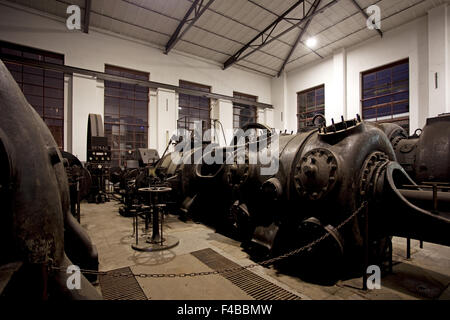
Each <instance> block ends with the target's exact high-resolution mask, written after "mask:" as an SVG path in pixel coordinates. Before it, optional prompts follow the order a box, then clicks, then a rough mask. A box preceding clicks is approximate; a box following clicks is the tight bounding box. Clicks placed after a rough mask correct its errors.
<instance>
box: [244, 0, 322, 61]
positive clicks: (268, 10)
mask: <svg viewBox="0 0 450 320" xmlns="http://www.w3.org/2000/svg"><path fill="white" fill-rule="evenodd" d="M247 1H248V2H250V3H251V4H253V5H255V6H257V7H258V8H261V9H262V10H264V11H266V12H269V13H270V14H272V15H274V16H277V17H278V16H279V15H278V14H276V13H275V12H273V11H272V10H270V9H267V8H266V7H265V6H263V5H261V4H259V3H257V2H255V1H254V0H247ZM308 3H309V2H308ZM300 20H301V19H295V18H284V21H286V22H287V23H289V24H290V25H294V22H292V21H295V22H298V21H300ZM298 29H299V30H300V31H301V30H302V28H301V27H298ZM300 43H301V44H302V45H304V46H305V47H306V48H308V49H309V50H311V52H313V53H314V54H315V55H317V56H318V57H319V58H321V59H323V57H322V56H321V55H320V54H318V53H317V52H316V51H315V50H313V49H311V48H310V47H308V46H307V45H306V44H304V43H303V42H300ZM261 52H264V51H261Z"/></svg>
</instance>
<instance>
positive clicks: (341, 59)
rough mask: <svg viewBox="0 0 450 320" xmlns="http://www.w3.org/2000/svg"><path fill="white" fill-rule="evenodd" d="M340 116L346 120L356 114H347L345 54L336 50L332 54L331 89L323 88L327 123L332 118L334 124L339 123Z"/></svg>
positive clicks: (343, 51)
mask: <svg viewBox="0 0 450 320" xmlns="http://www.w3.org/2000/svg"><path fill="white" fill-rule="evenodd" d="M327 96H328V97H329V98H328V99H327ZM330 98H331V99H330ZM341 116H344V118H346V120H347V118H351V119H353V118H355V117H356V114H353V115H348V114H347V52H346V51H345V49H341V50H338V51H336V52H335V53H334V54H333V87H332V88H329V87H326V88H325V118H326V119H327V123H331V119H332V118H333V119H334V120H335V122H339V121H340V119H341Z"/></svg>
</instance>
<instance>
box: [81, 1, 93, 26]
mask: <svg viewBox="0 0 450 320" xmlns="http://www.w3.org/2000/svg"><path fill="white" fill-rule="evenodd" d="M91 7H92V1H91V0H86V1H85V4H84V28H83V31H84V33H89V25H90V24H91Z"/></svg>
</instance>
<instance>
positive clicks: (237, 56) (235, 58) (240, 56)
mask: <svg viewBox="0 0 450 320" xmlns="http://www.w3.org/2000/svg"><path fill="white" fill-rule="evenodd" d="M338 1H339V0H333V1H331V2H329V3H328V4H326V5H324V6H323V7H321V8H320V9H318V10H317V11H316V12H315V13H313V14H311V15H310V16H309V17H304V19H301V20H300V21H299V22H297V23H296V24H294V25H292V26H291V27H289V28H287V29H286V30H284V31H282V32H280V33H279V34H277V35H276V36H274V37H271V38H270V34H269V35H267V36H266V38H265V39H264V34H265V32H266V31H267V30H266V29H268V28H269V29H270V26H269V27H268V28H266V29H265V30H264V31H262V32H261V33H260V34H258V35H257V36H256V37H255V38H253V39H252V40H251V41H250V42H248V43H247V44H246V45H245V46H244V47H242V48H241V49H240V50H239V51H238V52H236V53H235V54H234V55H232V56H231V57H230V58H229V59H228V60H227V61H225V63H224V66H223V68H224V69H227V68H229V67H230V66H232V65H233V64H235V63H236V62H238V61H240V60H242V59H245V58H246V57H248V56H249V55H251V54H253V53H255V52H256V51H258V50H261V49H262V48H264V47H265V46H266V45H268V44H269V43H272V42H273V41H275V40H277V39H278V38H280V37H282V36H284V35H285V34H286V33H288V32H290V31H292V30H294V29H295V28H297V27H299V26H301V25H303V24H304V23H306V22H307V21H309V20H310V19H312V18H313V17H315V16H316V15H317V14H319V13H322V12H323V11H325V10H326V9H328V8H329V7H331V6H334V5H335V4H336V3H337V2H338ZM280 18H284V16H283V15H281V16H280ZM277 20H278V19H277ZM280 21H281V20H280ZM278 22H279V21H278ZM271 26H272V25H271ZM272 31H273V30H272ZM259 37H262V38H263V41H262V42H261V44H259V45H252V43H253V42H254V41H255V40H257V39H258V38H259ZM269 38H270V39H269ZM249 48H254V49H253V50H251V51H250V52H248V53H246V54H243V53H244V51H246V50H247V49H249Z"/></svg>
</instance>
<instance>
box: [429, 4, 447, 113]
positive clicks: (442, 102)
mask: <svg viewBox="0 0 450 320" xmlns="http://www.w3.org/2000/svg"><path fill="white" fill-rule="evenodd" d="M447 11H448V7H447V5H446V4H444V5H442V6H439V7H436V8H433V9H431V10H430V11H429V12H428V68H429V82H428V87H429V95H428V99H429V107H428V116H429V117H435V116H437V115H438V114H440V113H444V112H449V111H450V105H449V104H450V97H449V95H450V93H449V89H448V88H449V85H450V83H449V77H450V75H449V74H448V68H449V66H448V65H449V63H450V62H449V61H448V58H449V43H448V40H449V37H448V32H449V24H448V15H447Z"/></svg>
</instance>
